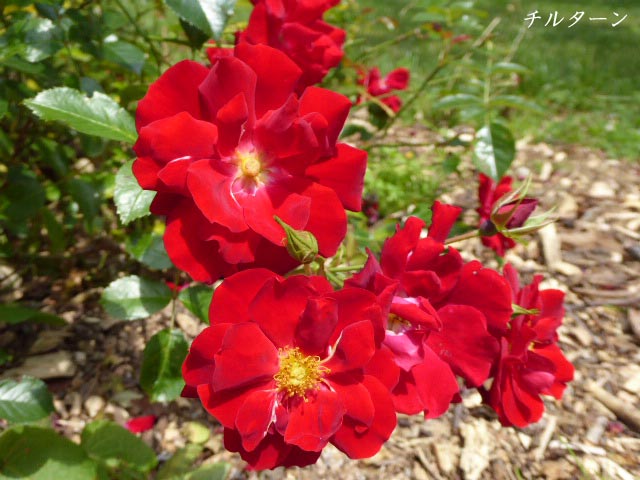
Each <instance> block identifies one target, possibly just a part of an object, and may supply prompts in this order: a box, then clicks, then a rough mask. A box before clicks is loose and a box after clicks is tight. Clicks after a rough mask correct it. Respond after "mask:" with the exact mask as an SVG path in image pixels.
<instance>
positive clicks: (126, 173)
mask: <svg viewBox="0 0 640 480" xmlns="http://www.w3.org/2000/svg"><path fill="white" fill-rule="evenodd" d="M132 165H133V160H130V161H128V162H127V163H125V164H124V165H123V166H122V167H120V169H119V170H118V173H117V174H116V187H115V191H114V193H113V200H114V202H115V204H116V210H117V212H118V216H119V217H120V221H121V222H122V223H123V224H125V225H127V224H128V223H130V222H132V221H133V220H135V219H136V218H141V217H144V216H147V215H149V213H150V212H149V206H150V205H151V202H152V201H153V198H154V197H155V195H156V192H151V191H149V190H143V189H142V187H141V186H140V185H139V184H138V181H137V180H136V177H135V176H134V175H133V171H132V170H131V167H132Z"/></svg>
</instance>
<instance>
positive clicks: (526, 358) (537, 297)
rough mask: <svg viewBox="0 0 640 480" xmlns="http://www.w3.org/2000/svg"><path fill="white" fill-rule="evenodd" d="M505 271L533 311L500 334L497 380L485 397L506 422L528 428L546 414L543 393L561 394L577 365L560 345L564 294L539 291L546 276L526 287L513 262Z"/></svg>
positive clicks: (516, 297) (517, 297)
mask: <svg viewBox="0 0 640 480" xmlns="http://www.w3.org/2000/svg"><path fill="white" fill-rule="evenodd" d="M504 273H505V277H506V278H507V279H508V280H509V283H510V285H511V287H512V291H513V302H514V303H515V304H516V305H518V306H519V307H521V308H523V309H525V310H529V311H531V313H528V314H521V315H517V316H515V317H514V318H513V319H512V320H511V322H510V328H509V330H508V331H507V332H506V334H505V335H504V337H502V338H501V353H500V357H499V360H498V362H497V365H496V366H495V379H494V381H493V383H492V385H491V389H490V390H489V392H484V396H485V401H486V402H487V403H488V404H489V405H490V406H491V407H492V408H493V409H494V410H495V411H496V412H497V413H498V417H499V419H500V421H501V422H502V424H503V425H515V426H518V427H524V426H526V425H528V424H530V423H533V422H537V421H538V420H540V418H541V417H542V414H543V412H544V402H543V401H542V399H541V398H540V395H552V396H554V397H555V398H557V399H560V398H562V394H563V393H564V389H565V388H566V385H567V383H568V382H570V381H571V380H572V379H573V372H574V369H573V365H571V363H570V362H569V361H568V360H567V359H566V358H565V356H564V355H563V353H562V351H561V350H560V348H559V347H558V346H557V345H556V342H557V338H558V337H557V333H556V330H557V328H558V327H559V326H560V324H561V323H562V317H563V316H564V308H563V306H562V301H563V298H564V294H563V293H562V292H561V291H559V290H553V289H549V290H541V291H540V290H539V288H538V287H539V284H540V281H541V280H542V278H541V276H536V278H535V279H534V281H533V283H532V284H530V285H527V286H524V287H521V286H520V283H519V280H518V274H517V272H516V271H515V269H514V268H513V267H511V266H510V265H507V266H505V271H504Z"/></svg>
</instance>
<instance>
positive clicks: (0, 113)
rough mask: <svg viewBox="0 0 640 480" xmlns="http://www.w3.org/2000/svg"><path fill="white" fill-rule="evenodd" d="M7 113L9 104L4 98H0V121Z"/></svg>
mask: <svg viewBox="0 0 640 480" xmlns="http://www.w3.org/2000/svg"><path fill="white" fill-rule="evenodd" d="M8 111H9V102H8V101H6V100H5V99H4V98H0V120H2V117H4V116H5V115H6V114H7V112H8Z"/></svg>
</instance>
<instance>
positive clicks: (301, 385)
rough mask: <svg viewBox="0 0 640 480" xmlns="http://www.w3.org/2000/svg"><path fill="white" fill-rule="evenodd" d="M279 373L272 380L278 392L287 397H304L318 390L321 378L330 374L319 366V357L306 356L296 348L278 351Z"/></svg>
mask: <svg viewBox="0 0 640 480" xmlns="http://www.w3.org/2000/svg"><path fill="white" fill-rule="evenodd" d="M279 355H280V371H279V372H278V373H276V374H275V375H274V376H273V378H274V380H275V381H276V386H277V387H278V391H280V392H284V393H285V394H286V395H287V397H295V396H300V397H305V399H306V394H307V393H308V392H309V391H311V390H317V389H318V388H320V381H321V380H322V377H323V376H324V375H326V374H327V373H329V372H330V370H329V369H328V368H327V367H324V366H322V365H321V364H320V357H318V356H307V355H305V354H303V353H302V352H301V351H300V349H299V348H298V347H295V348H285V349H281V350H280V353H279Z"/></svg>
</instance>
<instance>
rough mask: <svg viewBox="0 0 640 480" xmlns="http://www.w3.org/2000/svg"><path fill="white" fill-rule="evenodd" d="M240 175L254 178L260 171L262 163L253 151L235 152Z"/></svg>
mask: <svg viewBox="0 0 640 480" xmlns="http://www.w3.org/2000/svg"><path fill="white" fill-rule="evenodd" d="M236 156H237V158H238V161H239V164H240V171H241V172H242V175H244V176H245V177H249V178H255V177H257V176H258V175H260V173H261V172H262V163H261V162H260V159H259V157H258V155H257V154H256V153H255V152H237V153H236Z"/></svg>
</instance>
